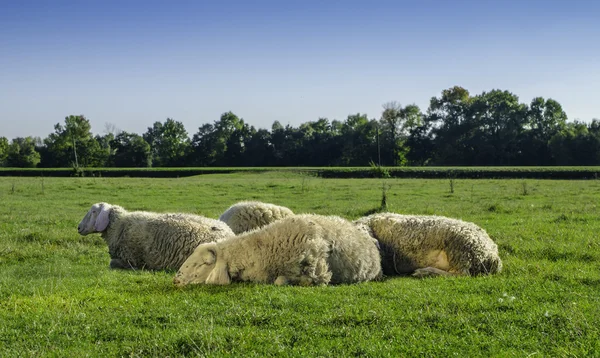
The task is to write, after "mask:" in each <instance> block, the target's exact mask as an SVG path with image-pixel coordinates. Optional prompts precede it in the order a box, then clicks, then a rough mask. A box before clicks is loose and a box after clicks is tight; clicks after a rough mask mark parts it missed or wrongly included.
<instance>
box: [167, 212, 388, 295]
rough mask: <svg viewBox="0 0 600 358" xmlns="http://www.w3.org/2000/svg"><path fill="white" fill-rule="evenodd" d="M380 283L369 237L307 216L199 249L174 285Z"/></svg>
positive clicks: (332, 219) (332, 220)
mask: <svg viewBox="0 0 600 358" xmlns="http://www.w3.org/2000/svg"><path fill="white" fill-rule="evenodd" d="M380 277H381V256H380V254H379V249H378V248H377V246H376V244H375V242H374V240H373V239H372V238H371V237H369V235H368V234H366V233H365V232H363V231H361V230H360V229H358V228H357V227H355V226H354V225H353V224H352V223H351V222H349V221H347V220H344V219H342V218H340V217H337V216H321V215H312V214H304V215H295V216H290V217H287V218H284V219H281V220H278V221H276V222H274V223H272V224H269V225H267V226H265V227H263V228H261V229H256V230H253V231H250V232H247V233H244V234H241V235H238V236H236V237H233V238H229V239H226V240H223V241H220V242H216V243H209V244H202V245H200V246H198V248H197V249H196V250H195V251H194V253H193V254H192V255H191V256H190V257H189V258H188V259H187V260H186V261H185V262H184V263H183V265H182V266H181V268H180V269H179V271H178V272H177V274H176V276H175V278H174V279H173V283H174V284H175V285H177V286H185V285H188V284H217V285H227V284H230V283H231V282H232V281H251V282H257V283H268V284H275V285H285V284H289V285H303V286H308V285H326V284H341V283H355V282H361V281H369V280H375V279H378V278H380Z"/></svg>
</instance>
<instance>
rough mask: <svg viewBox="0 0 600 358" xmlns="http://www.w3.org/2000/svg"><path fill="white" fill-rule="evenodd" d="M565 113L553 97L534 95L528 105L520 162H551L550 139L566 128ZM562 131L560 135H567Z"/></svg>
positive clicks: (532, 163) (539, 163)
mask: <svg viewBox="0 0 600 358" xmlns="http://www.w3.org/2000/svg"><path fill="white" fill-rule="evenodd" d="M566 122H567V114H566V113H565V112H564V111H563V109H562V106H561V105H560V103H558V102H557V101H555V100H553V99H548V100H546V99H544V98H542V97H536V98H534V99H533V100H532V101H531V104H530V105H529V111H528V114H527V123H526V124H525V130H526V132H525V137H526V138H525V139H524V141H523V149H522V151H523V153H524V154H525V155H524V157H523V160H522V163H521V164H525V165H550V164H551V163H553V161H554V159H553V154H552V153H551V151H552V149H551V148H550V139H551V138H552V137H554V136H555V135H556V134H558V133H559V132H561V131H563V130H564V129H565V128H566ZM566 133H567V132H563V133H562V135H567V134H566Z"/></svg>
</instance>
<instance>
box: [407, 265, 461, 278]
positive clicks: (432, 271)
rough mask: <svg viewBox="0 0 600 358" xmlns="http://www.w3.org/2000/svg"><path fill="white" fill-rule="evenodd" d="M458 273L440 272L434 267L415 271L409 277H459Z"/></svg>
mask: <svg viewBox="0 0 600 358" xmlns="http://www.w3.org/2000/svg"><path fill="white" fill-rule="evenodd" d="M459 275H460V274H459V273H455V272H449V271H444V270H440V269H439V268H435V267H424V268H420V269H416V270H415V272H413V274H412V275H411V276H413V277H417V278H424V277H435V276H459Z"/></svg>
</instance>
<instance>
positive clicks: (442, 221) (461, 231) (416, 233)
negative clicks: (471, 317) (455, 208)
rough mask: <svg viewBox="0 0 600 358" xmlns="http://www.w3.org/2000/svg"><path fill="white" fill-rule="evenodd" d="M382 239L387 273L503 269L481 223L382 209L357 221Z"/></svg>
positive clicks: (478, 272)
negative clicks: (382, 211) (387, 211)
mask: <svg viewBox="0 0 600 358" xmlns="http://www.w3.org/2000/svg"><path fill="white" fill-rule="evenodd" d="M354 223H355V225H357V226H358V227H359V228H362V229H363V230H365V231H366V232H368V233H369V234H370V235H371V236H372V237H373V238H374V239H376V240H378V241H379V245H380V247H381V257H382V267H383V273H384V274H385V275H388V276H390V275H405V274H412V275H413V276H416V277H424V276H437V275H470V276H476V275H485V274H494V273H498V272H500V271H501V270H502V260H501V259H500V257H499V255H498V246H497V245H496V243H494V241H492V239H491V238H490V237H489V236H488V234H487V232H486V231H485V230H484V229H482V228H481V227H479V226H477V225H475V224H473V223H470V222H465V221H462V220H458V219H452V218H448V217H444V216H427V215H401V214H395V213H379V214H373V215H370V216H366V217H363V218H360V219H358V220H355V221H354Z"/></svg>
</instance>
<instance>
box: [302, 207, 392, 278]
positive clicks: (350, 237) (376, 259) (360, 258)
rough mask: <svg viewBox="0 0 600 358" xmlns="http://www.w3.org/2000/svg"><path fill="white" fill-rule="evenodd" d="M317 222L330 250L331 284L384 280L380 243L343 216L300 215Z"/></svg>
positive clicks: (328, 261)
mask: <svg viewBox="0 0 600 358" xmlns="http://www.w3.org/2000/svg"><path fill="white" fill-rule="evenodd" d="M298 216H300V217H303V218H306V219H308V220H312V221H314V222H316V223H317V224H318V225H319V226H320V227H321V235H322V237H323V239H325V241H327V242H328V244H329V246H330V250H329V256H328V259H327V264H328V266H329V270H330V271H331V273H332V277H331V283H332V284H339V283H354V282H361V281H371V280H376V279H379V278H381V276H382V269H381V255H380V252H379V249H378V247H377V242H376V240H374V239H373V238H372V237H370V236H369V235H367V234H366V233H365V232H363V231H361V230H359V229H358V228H357V227H356V226H355V225H353V224H352V223H351V222H350V221H348V220H346V219H343V218H341V217H339V216H334V215H330V216H321V215H314V214H302V215H298Z"/></svg>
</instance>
